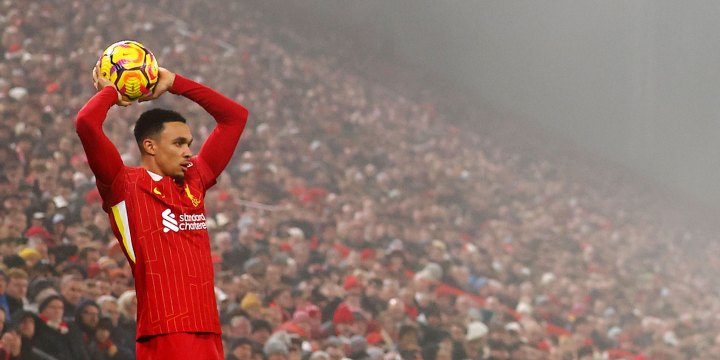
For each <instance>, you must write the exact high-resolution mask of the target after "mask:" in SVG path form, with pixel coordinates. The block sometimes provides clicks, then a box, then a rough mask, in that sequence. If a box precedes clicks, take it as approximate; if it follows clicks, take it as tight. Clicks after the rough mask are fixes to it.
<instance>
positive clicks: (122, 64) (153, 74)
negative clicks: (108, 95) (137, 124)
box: [100, 40, 158, 101]
mask: <svg viewBox="0 0 720 360" xmlns="http://www.w3.org/2000/svg"><path fill="white" fill-rule="evenodd" d="M100 74H101V75H102V76H103V77H104V78H106V79H108V80H110V81H112V82H113V83H114V84H115V86H116V87H117V89H118V91H119V92H120V95H122V97H123V99H125V100H127V101H134V100H137V99H138V98H139V97H141V96H143V95H146V94H149V93H151V92H152V90H153V88H154V87H155V84H157V81H158V64H157V61H156V60H155V56H154V55H153V54H152V53H151V52H150V50H148V49H147V48H146V47H144V46H143V45H142V44H140V43H138V42H136V41H131V40H124V41H119V42H116V43H114V44H112V45H110V46H108V48H107V49H105V51H103V54H102V57H101V58H100Z"/></svg>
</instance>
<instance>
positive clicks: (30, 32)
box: [0, 0, 720, 360]
mask: <svg viewBox="0 0 720 360" xmlns="http://www.w3.org/2000/svg"><path fill="white" fill-rule="evenodd" d="M214 3H215V2H206V1H197V0H181V1H169V0H159V1H155V2H143V3H140V4H132V3H131V2H89V1H79V0H75V1H51V0H45V1H27V2H14V1H5V2H2V3H0V10H1V11H0V30H1V32H2V39H1V42H2V43H1V46H0V57H1V58H2V61H0V114H1V117H0V201H1V203H0V256H2V265H0V267H1V268H2V272H1V273H0V275H2V276H0V307H2V308H4V311H0V319H3V320H4V321H0V327H1V328H2V333H3V335H2V339H1V340H0V343H1V345H0V346H1V348H2V349H1V350H0V357H2V356H5V357H4V359H8V358H21V359H132V358H134V342H135V338H134V336H135V322H134V321H135V320H134V318H135V310H136V300H135V294H134V291H133V284H132V274H131V272H130V268H129V266H128V264H127V261H126V260H125V258H124V256H123V254H122V251H120V248H119V246H118V244H117V241H116V240H115V239H114V237H113V235H112V233H111V231H110V228H109V223H108V220H107V215H106V214H105V213H104V212H103V211H102V209H101V204H100V199H99V195H98V193H97V191H96V189H95V186H94V182H93V177H92V173H91V172H90V170H89V168H88V166H87V162H86V160H85V158H84V156H83V150H82V148H81V146H80V142H79V141H78V138H77V136H76V134H75V131H74V125H73V124H74V117H75V115H76V114H77V111H78V110H79V109H80V107H81V106H82V105H83V104H84V102H85V101H87V99H89V98H90V97H91V96H92V94H93V92H94V89H93V87H92V80H91V76H90V75H91V73H90V71H91V69H92V66H93V65H94V63H95V61H96V59H97V58H98V57H99V55H100V54H101V52H102V50H103V49H104V48H105V47H107V46H108V45H109V44H111V43H113V42H115V41H118V40H122V39H126V38H127V39H133V40H137V41H139V42H141V43H143V44H144V45H146V46H147V47H148V48H150V49H151V50H153V52H154V53H155V55H156V57H157V58H158V60H159V61H160V65H161V66H164V67H166V68H168V69H170V70H171V71H175V72H178V73H180V74H183V75H185V76H188V77H190V78H193V79H195V80H198V81H200V82H203V83H205V84H207V85H209V86H211V87H213V88H215V89H217V90H218V91H220V92H222V93H224V94H227V95H228V96H230V97H231V98H233V99H235V100H237V101H238V102H239V103H241V104H243V105H245V106H246V107H247V108H248V109H249V110H250V113H251V117H250V120H249V122H248V126H247V128H246V130H245V133H244V134H243V136H242V139H241V141H240V144H239V146H238V148H237V151H236V154H235V157H234V160H233V162H232V163H231V164H230V165H229V167H228V168H227V170H226V172H225V174H224V175H223V176H222V177H221V179H220V180H219V182H218V184H217V185H216V186H215V187H214V188H213V189H212V190H211V191H210V192H209V193H208V194H207V197H206V199H207V201H206V207H207V211H208V220H207V223H208V227H209V229H210V235H211V244H210V245H211V247H212V249H213V254H214V255H213V263H214V264H215V266H216V268H215V274H216V295H217V300H218V306H219V309H218V311H219V312H220V317H221V322H222V328H223V340H224V342H225V352H226V355H227V358H228V359H263V358H267V359H343V358H350V359H428V360H430V359H709V358H712V357H713V356H717V354H720V319H719V318H718V316H719V315H718V314H720V300H719V299H720V298H719V297H718V296H716V295H717V279H716V278H715V277H713V273H715V272H717V270H718V267H719V266H720V263H719V262H718V260H717V258H716V257H714V256H712V254H714V253H717V245H716V244H713V243H712V242H710V241H709V239H710V238H709V237H708V238H706V237H704V236H703V235H702V232H700V231H696V230H694V229H691V230H688V229H687V228H685V227H682V226H680V225H678V224H675V223H673V222H671V221H665V220H662V221H661V220H658V218H659V215H658V218H656V217H654V214H656V212H654V211H650V210H648V207H649V206H651V205H649V204H648V203H647V202H646V201H644V200H643V198H642V196H640V195H634V193H635V192H639V190H640V189H641V186H640V185H637V184H629V185H628V184H625V183H624V182H622V181H620V180H618V179H625V177H624V176H623V175H617V174H616V172H617V171H618V170H617V169H612V168H611V167H607V168H606V167H602V166H601V165H597V167H593V168H589V170H588V168H587V167H586V166H584V165H577V164H578V163H582V161H581V160H578V158H580V157H582V156H583V155H581V154H578V155H577V157H578V158H574V159H571V160H566V159H563V160H560V159H557V158H554V157H552V156H549V155H548V154H550V153H549V152H548V151H547V150H546V149H544V150H538V149H537V148H532V147H531V146H528V145H527V144H529V143H532V142H533V138H534V135H533V134H532V133H531V134H530V135H528V134H524V135H518V134H517V133H514V132H513V128H512V127H505V128H503V127H502V126H503V124H498V123H493V126H500V128H499V129H496V130H495V132H494V133H492V134H491V133H489V132H485V131H483V130H484V129H485V126H486V124H487V123H488V122H490V121H491V120H490V119H485V118H483V114H484V112H482V111H479V110H474V109H473V107H472V106H471V104H470V103H471V101H469V100H468V101H463V100H462V99H460V100H458V99H457V98H455V99H453V100H447V96H443V95H437V96H436V93H434V92H433V88H432V87H431V86H428V87H422V86H418V85H417V84H412V83H405V82H403V79H407V78H412V72H411V70H408V69H402V68H399V67H398V68H397V69H396V68H393V67H392V64H383V65H382V68H381V69H378V68H375V69H370V68H369V67H367V66H362V61H361V60H357V59H359V58H361V56H359V55H358V56H357V57H355V56H354V54H353V52H352V51H353V49H352V46H350V45H348V44H343V43H342V39H337V38H333V37H327V38H312V37H306V36H303V35H302V32H300V31H296V29H293V28H292V27H289V26H287V24H286V25H283V26H282V27H278V26H276V25H272V21H271V20H269V19H268V18H267V15H266V14H263V13H262V12H261V11H258V10H257V9H255V8H254V7H253V6H250V5H248V4H247V3H246V2H243V1H237V2H227V3H225V4H222V6H220V5H219V4H214ZM198 14H200V15H202V16H199V15H198ZM181 19H182V20H181ZM356 58H357V59H356ZM354 61H355V62H356V63H353V62H354ZM366 72H373V73H374V74H366ZM378 72H380V74H388V75H389V76H387V77H386V78H384V79H382V76H378ZM408 74H409V75H408ZM379 78H380V79H379ZM459 104H461V105H459ZM151 106H163V107H171V108H173V109H175V110H178V111H179V112H181V113H182V114H184V115H185V117H186V118H188V119H189V121H190V124H191V126H192V128H193V131H194V135H195V136H196V138H197V139H198V140H199V141H196V142H195V143H197V144H199V143H202V139H204V137H205V136H207V134H208V133H209V131H210V130H212V127H213V120H212V118H210V117H209V116H208V115H207V114H205V113H204V112H203V111H202V109H201V108H199V107H198V106H196V105H195V104H192V103H191V102H189V101H187V100H182V99H178V98H176V97H173V96H172V95H166V96H164V97H163V98H161V99H160V100H158V101H156V102H154V103H152V104H147V103H145V104H134V105H132V106H130V107H129V108H122V109H117V108H114V109H112V110H111V112H110V114H109V117H108V120H107V121H106V124H105V130H106V133H107V134H108V136H109V137H110V138H111V139H112V140H113V142H114V143H115V144H116V146H117V147H118V149H119V151H120V152H121V154H122V156H123V158H124V160H125V162H126V164H128V165H137V164H138V159H139V154H138V151H137V148H136V145H135V142H134V140H133V138H132V135H131V134H132V129H131V124H132V123H133V122H134V121H135V119H136V118H137V116H138V115H139V114H140V113H141V112H142V111H144V110H146V109H148V108H150V107H151ZM507 126H510V125H507ZM494 135H497V136H494ZM538 136H540V135H538ZM545 145H546V146H552V145H548V144H545ZM195 151H197V149H195ZM568 164H571V165H568ZM588 173H590V174H593V176H590V177H591V178H592V177H594V179H588V176H587V174H588ZM583 174H585V175H583ZM599 184H603V185H599Z"/></svg>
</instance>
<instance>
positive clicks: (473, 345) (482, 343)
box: [465, 321, 489, 359]
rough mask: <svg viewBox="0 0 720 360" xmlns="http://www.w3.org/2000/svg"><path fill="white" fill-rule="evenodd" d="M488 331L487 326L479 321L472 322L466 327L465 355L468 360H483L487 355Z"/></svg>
mask: <svg viewBox="0 0 720 360" xmlns="http://www.w3.org/2000/svg"><path fill="white" fill-rule="evenodd" d="M488 332H489V329H488V327H487V325H485V324H484V323H482V322H480V321H473V322H471V323H470V324H468V326H467V335H466V336H465V353H466V354H467V357H468V358H469V359H483V358H484V356H485V355H486V354H487V353H488V350H487V347H486V344H487V334H488Z"/></svg>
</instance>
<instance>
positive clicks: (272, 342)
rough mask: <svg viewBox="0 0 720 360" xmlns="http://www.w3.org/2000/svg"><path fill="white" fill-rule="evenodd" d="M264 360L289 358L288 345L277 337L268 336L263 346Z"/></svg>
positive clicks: (284, 359)
mask: <svg viewBox="0 0 720 360" xmlns="http://www.w3.org/2000/svg"><path fill="white" fill-rule="evenodd" d="M263 352H264V353H265V359H266V360H286V359H289V357H288V354H289V349H288V345H287V344H286V343H284V342H283V341H282V340H280V339H277V338H270V339H269V340H268V341H267V342H266V343H265V346H263Z"/></svg>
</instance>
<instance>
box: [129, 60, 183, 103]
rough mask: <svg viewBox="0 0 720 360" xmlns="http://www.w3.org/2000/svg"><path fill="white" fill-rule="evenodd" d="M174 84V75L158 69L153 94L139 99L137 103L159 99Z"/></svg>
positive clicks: (163, 69) (168, 71)
mask: <svg viewBox="0 0 720 360" xmlns="http://www.w3.org/2000/svg"><path fill="white" fill-rule="evenodd" d="M174 82H175V73H174V72H172V71H170V70H168V69H166V68H164V67H158V82H157V84H155V88H154V89H153V92H152V93H150V94H147V95H145V96H142V97H140V99H138V102H143V101H150V100H155V99H157V98H159V97H160V96H161V95H162V94H164V93H165V92H166V91H168V90H170V89H171V88H172V86H173V83H174Z"/></svg>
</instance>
